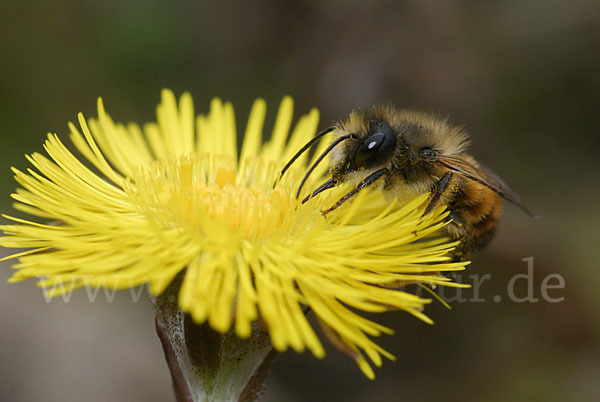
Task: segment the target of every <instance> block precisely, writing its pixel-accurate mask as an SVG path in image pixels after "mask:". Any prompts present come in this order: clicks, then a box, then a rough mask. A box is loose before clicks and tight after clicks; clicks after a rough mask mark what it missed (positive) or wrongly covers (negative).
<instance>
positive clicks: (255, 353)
mask: <svg viewBox="0 0 600 402" xmlns="http://www.w3.org/2000/svg"><path fill="white" fill-rule="evenodd" d="M177 282H178V281H177V280H176V281H174V283H173V284H171V285H170V286H169V287H168V288H167V289H166V290H165V292H163V293H162V294H161V295H160V296H158V297H157V298H156V300H155V306H156V332H157V334H158V337H159V338H160V340H161V343H162V346H163V350H164V353H165V358H166V361H167V365H168V367H169V370H170V371H171V378H172V380H173V389H174V391H175V396H176V398H177V401H182V402H199V401H211V402H213V401H214V402H217V401H242V402H249V401H256V400H258V399H259V398H260V397H261V395H262V393H263V391H264V383H265V381H266V379H267V376H268V372H269V368H270V364H271V362H272V360H273V358H274V357H275V355H276V352H275V350H274V349H273V347H272V345H271V342H270V339H269V335H268V333H267V332H266V331H265V330H264V329H263V328H262V327H261V326H260V325H259V324H257V323H255V324H254V326H253V331H252V335H251V336H250V337H249V338H248V339H240V338H238V337H237V336H236V334H235V333H234V332H233V331H229V332H228V333H225V334H220V333H218V332H216V331H214V330H212V329H211V328H210V327H209V326H208V325H207V324H202V325H197V324H195V323H194V322H193V320H192V319H191V317H190V316H189V315H186V314H184V313H183V312H182V311H181V310H180V309H179V308H178V306H177V297H176V294H177V291H178V288H179V286H178V283H177Z"/></svg>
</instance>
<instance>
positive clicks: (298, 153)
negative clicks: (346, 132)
mask: <svg viewBox="0 0 600 402" xmlns="http://www.w3.org/2000/svg"><path fill="white" fill-rule="evenodd" d="M333 130H335V127H328V128H326V129H325V130H323V131H320V132H318V133H317V134H316V135H315V136H314V137H313V138H312V139H311V140H310V141H308V142H307V143H306V144H304V146H303V147H302V148H300V150H299V151H298V152H296V154H295V155H294V156H292V159H290V160H289V161H288V163H286V164H285V166H284V167H283V169H281V172H279V176H277V179H275V182H274V183H273V188H275V186H276V185H277V183H278V182H279V180H281V178H282V177H283V175H284V173H285V172H286V171H287V170H288V169H289V168H290V166H292V164H293V163H294V162H296V159H298V158H299V157H300V155H302V154H303V153H304V152H306V151H307V150H308V149H309V148H310V147H311V146H312V145H313V144H314V143H315V142H317V141H318V140H320V139H321V138H322V137H323V136H324V135H326V134H328V133H330V132H332V131H333Z"/></svg>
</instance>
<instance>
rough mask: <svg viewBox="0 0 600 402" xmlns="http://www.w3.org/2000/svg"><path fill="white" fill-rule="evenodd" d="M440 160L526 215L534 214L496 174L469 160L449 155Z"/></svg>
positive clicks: (440, 157)
mask: <svg viewBox="0 0 600 402" xmlns="http://www.w3.org/2000/svg"><path fill="white" fill-rule="evenodd" d="M438 159H439V160H440V162H441V163H442V164H443V165H444V166H446V167H447V168H448V169H450V170H452V171H453V172H456V173H458V174H460V175H462V176H464V177H467V178H469V179H471V180H473V181H476V182H478V183H480V184H483V185H484V186H486V187H487V188H489V189H490V190H492V191H494V192H495V193H496V194H498V195H499V196H500V197H502V198H504V199H505V200H506V201H508V202H510V203H511V204H514V205H516V206H517V207H519V208H520V209H522V210H523V212H525V213H526V214H527V215H529V216H531V217H532V218H535V217H536V216H535V215H534V214H533V213H531V211H530V210H529V209H528V208H527V207H526V206H525V204H523V201H521V198H519V196H518V195H517V194H516V193H515V192H514V191H513V190H511V188H510V187H509V186H508V185H507V184H506V183H505V182H504V181H503V180H502V179H501V178H500V177H498V175H497V174H495V173H494V172H492V171H491V170H490V169H487V168H485V167H483V166H481V165H478V166H475V165H473V164H472V163H470V162H469V161H466V160H464V159H459V158H453V157H449V156H439V157H438Z"/></svg>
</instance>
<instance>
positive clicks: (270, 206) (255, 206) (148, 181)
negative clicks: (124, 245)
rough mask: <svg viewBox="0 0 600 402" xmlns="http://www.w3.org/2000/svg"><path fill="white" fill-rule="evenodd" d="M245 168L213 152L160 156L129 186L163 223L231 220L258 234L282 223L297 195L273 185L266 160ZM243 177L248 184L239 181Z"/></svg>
mask: <svg viewBox="0 0 600 402" xmlns="http://www.w3.org/2000/svg"><path fill="white" fill-rule="evenodd" d="M244 170H245V171H244V172H242V173H245V174H244V175H238V174H237V173H238V172H237V171H236V168H235V163H234V162H233V160H231V159H229V158H225V157H213V156H211V155H208V154H207V155H202V156H195V155H194V156H186V157H181V158H179V159H177V160H173V161H164V160H161V161H155V162H153V163H152V164H151V165H150V166H149V167H145V168H144V169H140V170H139V171H138V172H137V173H136V174H135V175H133V176H132V177H131V179H130V182H129V183H128V185H127V186H126V189H125V190H126V191H127V192H128V194H130V196H131V197H132V198H133V199H134V200H135V202H136V204H137V205H138V206H139V208H140V210H141V211H142V212H143V213H144V214H145V215H146V217H147V218H150V219H153V220H155V221H156V222H158V223H159V224H160V226H162V227H170V228H181V227H187V228H190V227H191V228H195V229H198V230H200V231H201V232H203V233H206V232H207V231H212V230H213V229H217V228H215V225H216V226H223V225H225V226H226V227H228V228H230V229H231V230H233V231H235V232H236V233H238V234H239V235H241V236H242V237H244V238H255V237H257V236H261V235H264V234H267V233H269V232H272V231H273V230H274V229H276V228H278V227H280V226H281V224H282V222H283V221H284V219H285V217H286V216H287V215H288V213H289V211H290V210H291V209H293V208H290V204H291V202H292V200H293V198H292V197H291V194H290V191H289V190H287V189H286V188H285V187H278V188H276V189H271V188H270V187H271V186H270V185H268V184H267V183H268V182H269V181H270V180H267V178H269V179H270V178H271V176H272V175H270V174H266V173H268V172H267V171H266V169H265V166H264V163H261V162H260V161H255V162H254V163H251V164H249V165H247V166H246V167H245V168H244ZM241 176H244V177H245V180H244V181H245V182H246V183H247V185H242V184H237V181H238V177H241ZM271 180H272V179H271ZM271 184H272V183H271Z"/></svg>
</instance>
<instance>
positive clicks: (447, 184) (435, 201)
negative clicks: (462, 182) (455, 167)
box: [422, 172, 457, 217]
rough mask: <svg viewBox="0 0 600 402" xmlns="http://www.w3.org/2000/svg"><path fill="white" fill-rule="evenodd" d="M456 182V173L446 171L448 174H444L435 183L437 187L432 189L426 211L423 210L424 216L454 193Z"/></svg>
mask: <svg viewBox="0 0 600 402" xmlns="http://www.w3.org/2000/svg"><path fill="white" fill-rule="evenodd" d="M456 184H457V183H456V179H455V177H454V174H453V173H452V172H446V174H445V175H443V176H442V178H441V179H440V180H438V182H437V183H435V187H434V188H433V190H432V191H431V195H430V196H429V200H428V203H427V207H425V212H423V215H422V217H423V216H425V215H427V214H428V213H430V212H431V211H432V210H433V209H434V208H435V207H437V206H439V205H440V204H442V203H443V201H444V200H445V199H447V198H449V196H450V195H451V194H452V193H454V189H455V188H456Z"/></svg>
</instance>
